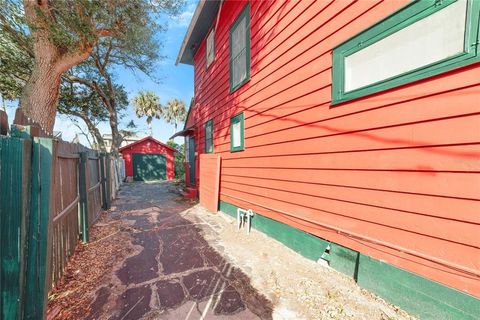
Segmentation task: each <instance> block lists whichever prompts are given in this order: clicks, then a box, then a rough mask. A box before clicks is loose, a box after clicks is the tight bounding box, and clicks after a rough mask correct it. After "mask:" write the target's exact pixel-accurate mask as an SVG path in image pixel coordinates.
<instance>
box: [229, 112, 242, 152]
mask: <svg viewBox="0 0 480 320" xmlns="http://www.w3.org/2000/svg"><path fill="white" fill-rule="evenodd" d="M236 123H240V145H239V146H236V147H235V146H234V145H233V126H234V125H235V124H236ZM244 131H245V126H244V118H243V112H242V113H239V114H237V115H236V116H234V117H232V118H230V151H231V152H236V151H242V150H244V149H245V136H244Z"/></svg>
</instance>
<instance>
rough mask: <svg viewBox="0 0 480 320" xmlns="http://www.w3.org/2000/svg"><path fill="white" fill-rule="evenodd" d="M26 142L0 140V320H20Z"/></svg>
mask: <svg viewBox="0 0 480 320" xmlns="http://www.w3.org/2000/svg"><path fill="white" fill-rule="evenodd" d="M30 148H31V144H30V141H28V140H23V139H17V138H11V139H10V138H6V137H0V203H1V204H2V205H1V206H0V243H1V246H0V260H1V267H0V318H2V319H21V318H22V305H23V299H22V296H23V284H24V274H25V273H24V272H25V270H24V269H25V263H24V262H25V245H26V231H27V230H26V221H27V219H26V217H27V213H28V208H27V206H28V202H29V195H30V190H29V183H30V174H29V173H30Z"/></svg>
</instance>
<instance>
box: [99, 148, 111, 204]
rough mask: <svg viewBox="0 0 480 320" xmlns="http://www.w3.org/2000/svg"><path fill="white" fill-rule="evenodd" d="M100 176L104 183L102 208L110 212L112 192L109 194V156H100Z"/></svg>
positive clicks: (102, 154)
mask: <svg viewBox="0 0 480 320" xmlns="http://www.w3.org/2000/svg"><path fill="white" fill-rule="evenodd" d="M100 175H101V181H102V208H103V210H108V209H109V208H110V192H109V190H110V189H109V186H108V184H109V176H110V169H109V164H108V155H107V154H105V153H101V154H100Z"/></svg>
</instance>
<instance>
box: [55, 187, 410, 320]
mask: <svg viewBox="0 0 480 320" xmlns="http://www.w3.org/2000/svg"><path fill="white" fill-rule="evenodd" d="M95 228H97V229H98V230H97V231H99V232H97V233H96V236H95V239H96V240H94V241H93V242H91V243H89V244H88V245H87V246H86V247H85V249H84V251H83V252H80V254H81V255H82V256H87V257H88V253H95V252H97V254H96V255H94V256H93V257H97V258H96V260H97V264H96V265H97V268H94V269H88V270H85V268H81V267H78V269H77V266H75V263H74V264H72V266H71V269H72V272H71V273H70V274H71V275H72V277H73V278H74V279H76V283H77V284H80V285H82V284H84V283H85V282H87V281H86V280H87V279H85V278H86V277H89V276H88V275H92V277H93V276H94V278H91V279H98V280H90V281H88V282H89V283H90V284H91V285H90V286H88V288H87V289H85V290H84V291H81V290H82V289H79V288H78V285H77V287H74V286H70V287H69V289H68V290H67V289H65V290H64V292H59V293H58V296H59V297H61V296H63V295H67V294H69V295H68V296H69V297H70V296H71V297H70V300H69V301H71V302H73V303H74V304H78V305H81V303H80V302H79V301H75V298H73V296H74V295H75V294H78V292H80V291H81V293H82V296H81V297H84V298H82V299H83V301H85V302H82V303H86V305H85V308H84V309H83V310H88V311H87V312H85V315H81V313H80V314H79V313H78V312H77V313H74V316H68V313H65V312H63V313H62V317H61V319H68V320H71V319H117V320H126V319H147V320H148V319H172V320H173V319H175V320H189V319H202V320H203V319H227V318H228V319H279V320H301V319H320V320H323V319H325V320H330V319H338V320H340V319H341V320H345V319H349V320H359V319H361V320H387V319H389V320H390V319H402V320H411V319H413V317H411V316H409V315H408V314H407V313H405V312H404V311H402V310H401V309H399V308H397V307H395V306H393V305H391V304H389V303H387V302H385V301H384V300H382V299H380V298H378V297H377V296H375V295H374V294H371V293H369V292H368V291H366V290H363V289H361V288H360V287H358V286H357V285H356V283H355V282H354V280H353V279H351V278H348V277H346V276H345V275H343V274H340V273H339V272H337V271H335V270H333V269H331V268H328V267H324V266H321V265H319V264H318V263H316V262H314V261H311V260H308V259H306V258H304V257H302V256H300V255H299V254H297V253H296V252H294V251H292V250H290V249H289V248H287V247H286V246H284V245H283V244H281V243H279V242H277V241H275V240H274V239H272V238H269V237H268V236H266V235H264V234H263V233H261V232H258V231H256V230H252V232H251V233H250V234H249V235H247V234H246V232H245V230H244V229H242V230H240V232H237V230H236V227H235V220H234V219H233V218H231V217H229V216H227V215H225V214H222V213H218V214H212V213H209V212H207V211H206V210H205V209H204V208H203V207H201V206H200V205H197V204H196V203H194V202H190V201H188V200H185V199H183V198H182V197H181V196H180V195H179V193H178V192H177V190H176V187H175V185H174V184H172V183H171V182H162V183H153V184H146V183H145V184H144V183H129V184H125V185H124V186H122V189H121V191H120V193H119V196H118V199H117V200H116V201H115V202H114V204H113V206H112V210H111V211H110V212H108V213H106V214H105V215H104V218H102V219H101V221H100V222H99V223H97V224H96V226H95ZM102 228H103V230H118V232H113V231H108V234H110V235H105V234H107V233H105V232H100V231H101V230H102ZM118 242H122V243H121V244H120V245H119V244H118ZM112 243H113V244H112ZM99 246H100V248H102V249H103V248H105V249H108V248H110V249H108V250H99ZM98 252H100V256H99V254H98ZM109 252H112V253H117V255H116V256H114V255H113V254H110V253H109ZM118 252H120V255H118ZM93 259H94V260H95V258H93ZM108 259H110V260H108ZM84 260H85V258H84ZM90 260H92V259H90ZM88 261H89V260H88V258H87V263H86V264H83V265H84V266H85V265H86V266H87V267H88V265H89V264H88ZM98 265H100V266H106V267H105V268H99V267H98ZM99 269H102V270H104V271H103V272H101V273H99V272H98V271H97V270H99ZM75 270H78V271H75ZM82 277H83V278H82ZM97 282H98V283H97ZM65 291H67V292H65ZM68 292H70V293H68ZM72 299H73V300H72ZM91 301H93V302H91ZM64 305H65V304H64ZM82 305H83V304H82Z"/></svg>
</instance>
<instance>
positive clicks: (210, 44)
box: [206, 29, 215, 68]
mask: <svg viewBox="0 0 480 320" xmlns="http://www.w3.org/2000/svg"><path fill="white" fill-rule="evenodd" d="M206 57H207V68H208V67H209V66H210V65H211V64H212V62H213V60H215V29H212V31H210V33H209V34H208V36H207V54H206Z"/></svg>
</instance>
